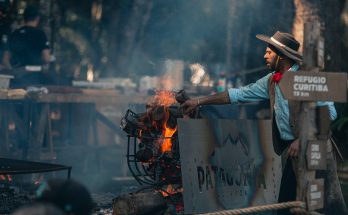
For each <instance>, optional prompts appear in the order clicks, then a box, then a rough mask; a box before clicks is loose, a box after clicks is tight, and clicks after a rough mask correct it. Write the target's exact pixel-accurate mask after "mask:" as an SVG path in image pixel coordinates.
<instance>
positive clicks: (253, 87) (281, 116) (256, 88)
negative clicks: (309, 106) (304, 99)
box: [228, 64, 337, 140]
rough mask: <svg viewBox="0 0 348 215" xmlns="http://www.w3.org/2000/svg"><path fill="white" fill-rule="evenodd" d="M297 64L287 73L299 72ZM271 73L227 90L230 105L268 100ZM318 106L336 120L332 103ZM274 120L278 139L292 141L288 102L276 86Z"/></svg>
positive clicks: (321, 103)
mask: <svg viewBox="0 0 348 215" xmlns="http://www.w3.org/2000/svg"><path fill="white" fill-rule="evenodd" d="M299 68H300V67H299V66H298V65H297V64H295V65H293V66H292V67H291V68H290V69H289V71H291V72H296V71H298V70H299ZM273 73H274V72H273ZM273 73H269V74H267V75H266V76H264V77H263V78H261V79H259V80H258V81H256V82H255V83H252V84H249V85H247V86H244V87H241V88H239V89H236V88H231V89H229V90H228V93H229V96H230V101H231V103H232V104H233V103H238V102H239V103H244V102H256V101H261V100H265V99H269V94H268V92H269V91H268V79H269V78H270V76H271V75H272V74H273ZM317 105H318V106H324V105H327V106H328V107H329V111H330V117H331V119H332V120H334V119H336V117H337V112H336V109H335V106H334V104H333V102H317ZM274 112H275V116H274V117H275V120H276V123H277V126H278V129H279V133H280V137H281V138H282V139H283V140H293V139H294V135H293V134H292V132H291V129H290V125H289V106H288V100H286V99H284V97H283V95H282V93H281V91H280V88H279V86H278V84H276V86H275V104H274Z"/></svg>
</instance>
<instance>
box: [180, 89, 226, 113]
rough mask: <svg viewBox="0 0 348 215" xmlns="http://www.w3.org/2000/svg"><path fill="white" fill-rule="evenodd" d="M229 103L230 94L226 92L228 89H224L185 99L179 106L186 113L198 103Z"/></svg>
mask: <svg viewBox="0 0 348 215" xmlns="http://www.w3.org/2000/svg"><path fill="white" fill-rule="evenodd" d="M230 103H231V101H230V96H229V94H228V91H225V92H221V93H217V94H214V95H209V96H204V97H199V98H193V99H190V100H187V101H185V102H184V103H183V104H182V105H181V107H182V108H183V110H184V112H185V113H186V114H187V113H190V112H191V111H193V110H194V109H195V108H196V107H197V106H199V105H223V104H230Z"/></svg>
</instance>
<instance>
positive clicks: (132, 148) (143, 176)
mask: <svg viewBox="0 0 348 215" xmlns="http://www.w3.org/2000/svg"><path fill="white" fill-rule="evenodd" d="M127 137H128V143H127V155H126V156H127V165H128V169H129V171H130V172H131V173H132V175H133V177H134V178H135V179H136V180H137V182H138V183H139V184H140V185H144V184H146V185H151V186H155V187H162V186H164V185H166V184H168V183H171V182H170V181H168V182H167V183H166V182H164V181H160V180H158V179H159V178H157V175H156V171H157V169H156V168H160V167H157V165H158V164H159V163H158V161H159V160H160V159H161V158H162V156H164V154H162V155H160V156H159V157H157V160H156V161H153V162H152V163H153V164H154V165H155V166H152V167H151V168H155V170H154V173H151V172H149V171H148V170H147V168H148V167H147V166H145V163H144V162H141V161H140V160H138V159H137V157H136V153H137V145H138V142H137V139H138V138H142V139H145V138H146V139H151V140H153V141H156V140H157V139H165V138H174V137H145V136H141V137H139V136H136V135H127ZM150 165H151V164H150Z"/></svg>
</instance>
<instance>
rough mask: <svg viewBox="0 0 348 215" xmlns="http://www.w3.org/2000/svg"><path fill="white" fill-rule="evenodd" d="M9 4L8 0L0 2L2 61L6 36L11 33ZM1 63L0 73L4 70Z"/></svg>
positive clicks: (0, 50)
mask: <svg viewBox="0 0 348 215" xmlns="http://www.w3.org/2000/svg"><path fill="white" fill-rule="evenodd" d="M10 9H11V2H10V0H0V59H4V53H5V50H6V49H7V39H8V35H9V34H10V33H11V22H12V20H11V18H10V14H9V13H10ZM5 69H6V67H5V65H3V62H2V63H1V64H0V71H1V72H2V71H3V70H5Z"/></svg>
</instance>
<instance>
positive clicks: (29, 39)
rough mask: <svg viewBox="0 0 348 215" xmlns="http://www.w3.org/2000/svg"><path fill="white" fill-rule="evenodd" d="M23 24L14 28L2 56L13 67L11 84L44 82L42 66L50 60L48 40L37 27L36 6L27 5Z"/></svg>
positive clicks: (38, 14) (38, 15) (9, 66)
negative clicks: (6, 49) (7, 47)
mask: <svg viewBox="0 0 348 215" xmlns="http://www.w3.org/2000/svg"><path fill="white" fill-rule="evenodd" d="M23 18H24V26H22V27H21V28H19V29H17V30H15V31H14V32H13V33H12V34H11V35H10V37H9V41H8V46H9V49H8V51H7V52H6V53H5V56H4V64H5V66H7V68H8V69H13V72H14V75H15V79H14V80H13V82H12V81H11V82H12V83H11V85H12V86H15V87H19V86H27V85H35V84H45V83H46V82H47V76H46V75H45V74H44V73H43V70H42V66H43V65H45V64H48V63H49V62H50V50H49V42H48V40H47V37H46V35H45V33H44V32H43V31H42V30H40V29H39V28H37V27H38V25H39V22H40V13H39V10H38V8H36V7H34V6H28V7H27V8H26V9H25V10H24V14H23Z"/></svg>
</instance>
